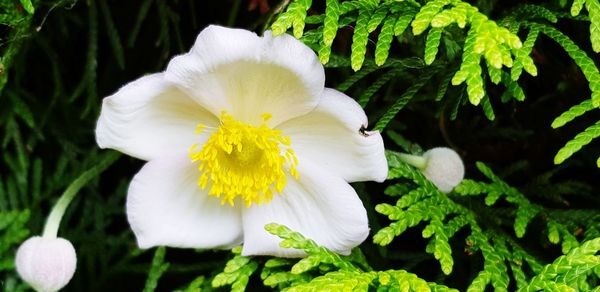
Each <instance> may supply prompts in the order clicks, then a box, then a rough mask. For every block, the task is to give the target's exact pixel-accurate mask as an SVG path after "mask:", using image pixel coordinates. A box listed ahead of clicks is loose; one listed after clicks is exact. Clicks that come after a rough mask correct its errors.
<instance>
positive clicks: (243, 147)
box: [189, 112, 298, 207]
mask: <svg viewBox="0 0 600 292" xmlns="http://www.w3.org/2000/svg"><path fill="white" fill-rule="evenodd" d="M261 117H262V119H263V124H262V125H260V126H258V127H257V126H252V125H250V124H246V123H242V122H239V121H236V120H234V118H233V117H232V116H231V115H229V114H227V113H226V112H223V113H221V123H220V125H219V127H218V128H217V129H216V131H215V132H214V133H213V134H212V135H211V136H210V137H209V138H208V140H207V141H206V143H205V144H204V146H203V147H202V149H201V150H197V148H198V145H196V144H194V145H192V147H190V149H189V151H190V158H191V159H192V161H194V162H199V166H198V170H199V171H200V177H199V178H198V185H199V186H200V187H201V188H202V189H205V188H207V187H208V188H209V191H208V194H209V195H212V196H216V197H220V198H221V204H225V203H229V204H230V205H231V206H233V205H234V199H235V198H236V197H240V198H241V200H242V201H243V202H244V204H245V205H246V207H250V206H251V205H252V203H255V204H258V205H260V204H262V203H268V202H269V201H270V200H271V199H272V198H273V194H275V193H279V192H281V191H282V190H283V188H284V187H285V185H286V174H285V170H286V169H289V173H290V174H291V175H292V176H293V177H294V178H295V179H298V171H297V170H296V167H297V166H298V159H297V158H296V155H295V154H294V150H292V148H290V146H291V140H290V138H289V137H288V136H284V135H283V134H282V132H281V130H274V129H271V128H269V127H268V126H267V125H266V124H265V123H266V122H267V121H268V120H269V119H270V118H271V114H269V113H265V114H263V115H261ZM204 129H205V125H203V124H200V125H198V127H197V129H196V133H201V132H202V131H203V130H204Z"/></svg>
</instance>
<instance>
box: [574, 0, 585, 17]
mask: <svg viewBox="0 0 600 292" xmlns="http://www.w3.org/2000/svg"><path fill="white" fill-rule="evenodd" d="M585 1H586V0H573V5H571V15H573V16H577V15H579V12H581V9H582V8H583V5H584V4H585Z"/></svg>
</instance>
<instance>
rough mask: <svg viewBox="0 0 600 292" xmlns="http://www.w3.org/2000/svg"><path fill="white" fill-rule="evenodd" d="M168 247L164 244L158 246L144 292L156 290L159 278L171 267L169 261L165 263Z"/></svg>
mask: <svg viewBox="0 0 600 292" xmlns="http://www.w3.org/2000/svg"><path fill="white" fill-rule="evenodd" d="M165 253H166V249H165V247H164V246H161V247H158V248H157V249H156V251H155V252H154V257H153V258H152V263H151V265H150V271H149V272H148V277H147V278H146V285H145V286H144V292H151V291H155V290H156V287H157V286H158V280H159V279H160V277H161V276H162V275H163V274H164V273H165V272H166V271H167V269H168V268H169V263H165V262H164V260H165Z"/></svg>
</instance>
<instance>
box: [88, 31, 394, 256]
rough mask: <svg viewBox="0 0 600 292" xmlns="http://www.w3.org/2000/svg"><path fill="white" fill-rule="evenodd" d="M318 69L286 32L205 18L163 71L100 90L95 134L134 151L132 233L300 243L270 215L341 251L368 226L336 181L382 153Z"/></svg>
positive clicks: (343, 181) (143, 238) (211, 242)
mask: <svg viewBox="0 0 600 292" xmlns="http://www.w3.org/2000/svg"><path fill="white" fill-rule="evenodd" d="M324 82H325V75H324V72H323V66H322V65H321V63H320V62H319V61H318V59H317V56H316V55H315V54H314V53H313V51H312V50H310V49H309V48H308V47H306V46H305V45H304V44H302V43H301V42H300V41H298V40H296V39H294V38H293V37H291V36H289V35H281V36H278V37H273V36H272V35H271V33H270V32H266V33H265V36H264V37H258V36H256V35H255V34H254V33H252V32H249V31H245V30H241V29H229V28H224V27H218V26H209V27H208V28H206V29H204V30H203V31H202V32H201V33H200V35H199V36H198V38H197V40H196V43H195V45H194V47H193V48H192V50H191V51H190V52H189V53H187V54H185V55H181V56H178V57H175V58H174V59H173V60H171V61H170V62H169V66H168V67H167V70H166V71H165V72H162V73H157V74H153V75H149V76H145V77H142V78H140V79H138V80H136V81H134V82H132V83H130V84H127V85H125V86H124V87H122V88H121V89H120V90H119V91H118V92H117V93H115V94H113V95H111V96H109V97H107V98H106V99H104V102H103V106H102V112H101V114H100V118H99V120H98V126H97V129H96V137H97V141H98V144H99V145H100V147H103V148H113V149H116V150H119V151H121V152H124V153H127V154H130V155H132V156H134V157H138V158H140V159H144V160H148V163H147V164H146V165H145V166H144V167H143V168H142V170H141V171H140V172H139V173H138V174H137V175H136V176H135V178H134V179H133V181H132V183H131V184H130V186H129V191H128V195H127V217H128V219H129V223H130V224H131V227H132V229H133V231H134V232H135V234H136V237H137V241H138V244H139V246H140V247H142V248H148V247H152V246H160V245H166V246H174V247H193V248H215V247H232V246H235V245H238V244H240V243H242V242H243V246H244V247H243V251H242V254H243V255H278V256H298V255H302V254H304V252H303V251H299V250H293V249H283V248H281V247H279V245H278V244H279V241H280V239H278V238H277V237H276V236H273V235H271V234H269V233H267V232H266V231H265V230H264V226H265V225H266V224H268V223H273V222H275V223H279V224H283V225H286V226H288V227H290V228H293V229H294V230H297V231H299V232H302V233H303V234H305V235H307V236H309V237H310V238H312V239H314V240H315V241H316V242H317V243H319V244H321V245H323V246H325V247H327V248H329V249H331V250H334V251H337V252H340V253H343V254H349V253H350V250H351V249H352V248H353V247H355V246H357V245H358V244H360V243H361V242H362V241H363V240H364V239H365V238H366V237H367V235H368V233H369V227H368V222H367V214H366V211H365V208H364V207H363V205H362V203H361V201H360V200H359V198H358V196H357V195H356V193H355V192H354V190H353V189H352V188H351V187H350V186H349V185H348V182H354V181H366V180H376V181H379V182H381V181H383V180H384V179H385V178H386V176H387V163H386V160H385V156H384V154H383V141H382V139H381V136H380V134H379V133H378V132H368V131H365V128H366V127H367V118H366V116H365V113H364V112H363V110H362V108H361V107H360V106H359V105H358V104H357V103H356V102H355V101H354V100H353V99H351V98H350V97H348V96H346V95H344V94H343V93H341V92H339V91H337V90H334V89H329V88H324ZM187 149H189V151H188V152H186V150H187Z"/></svg>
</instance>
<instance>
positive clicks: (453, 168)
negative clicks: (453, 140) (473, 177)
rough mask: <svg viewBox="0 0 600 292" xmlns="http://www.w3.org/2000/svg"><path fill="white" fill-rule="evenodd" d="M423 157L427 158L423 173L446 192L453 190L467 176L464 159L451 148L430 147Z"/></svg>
mask: <svg viewBox="0 0 600 292" xmlns="http://www.w3.org/2000/svg"><path fill="white" fill-rule="evenodd" d="M423 158H425V159H427V164H426V166H425V168H424V169H423V171H422V172H423V175H425V177H427V179H428V180H429V181H431V182H432V183H433V184H434V185H435V186H436V187H437V188H438V189H439V190H440V191H442V192H444V193H448V192H450V191H452V189H454V187H455V186H457V185H458V184H459V183H460V182H461V181H462V180H463V177H464V176H465V166H464V165H463V162H462V159H461V158H460V156H458V154H457V153H456V151H454V150H452V149H450V148H446V147H438V148H432V149H429V150H428V151H427V152H425V153H424V154H423Z"/></svg>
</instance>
